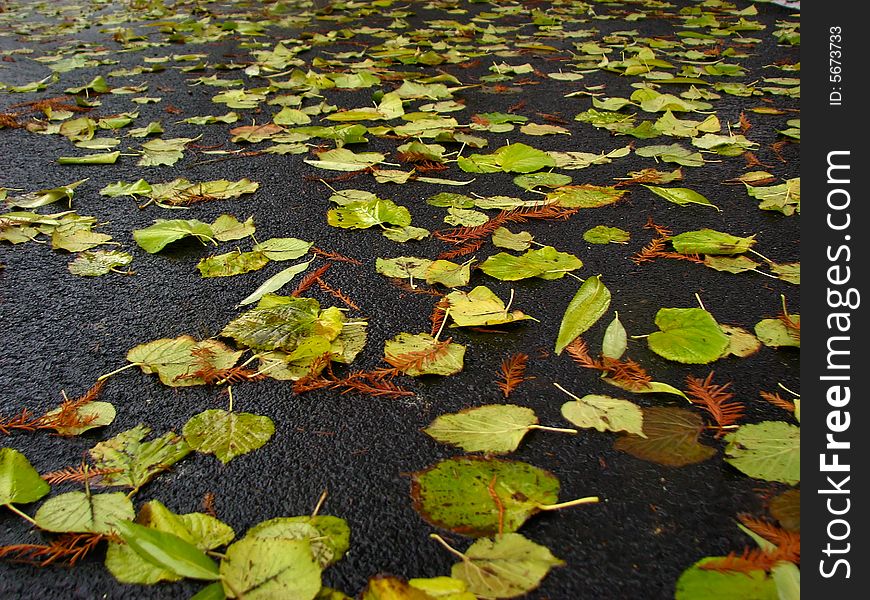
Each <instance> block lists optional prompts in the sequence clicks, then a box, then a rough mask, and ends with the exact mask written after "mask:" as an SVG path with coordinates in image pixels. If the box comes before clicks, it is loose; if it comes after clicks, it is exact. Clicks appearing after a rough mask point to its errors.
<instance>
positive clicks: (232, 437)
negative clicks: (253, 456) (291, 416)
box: [183, 409, 275, 464]
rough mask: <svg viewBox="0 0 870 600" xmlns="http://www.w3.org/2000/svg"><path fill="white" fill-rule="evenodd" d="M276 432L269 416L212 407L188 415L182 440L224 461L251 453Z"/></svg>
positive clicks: (199, 450)
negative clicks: (193, 414) (189, 416)
mask: <svg viewBox="0 0 870 600" xmlns="http://www.w3.org/2000/svg"><path fill="white" fill-rule="evenodd" d="M274 433H275V424H274V423H273V422H272V419H270V418H269V417H264V416H261V415H253V414H251V413H236V412H231V411H226V410H220V409H211V410H206V411H204V412H201V413H199V414H198V415H195V416H193V417H191V418H190V419H189V420H188V421H187V423H185V424H184V429H183V434H184V439H185V440H186V441H187V443H188V444H189V445H190V447H191V448H192V449H193V450H196V451H197V452H203V453H205V454H214V455H215V456H217V457H218V459H219V460H220V461H221V462H222V463H224V464H226V463H228V462H230V460H232V459H233V458H235V457H237V456H241V455H243V454H247V453H249V452H253V451H254V450H256V449H257V448H260V447H261V446H263V445H264V444H265V443H266V442H268V441H269V439H270V438H271V437H272V435H273V434H274Z"/></svg>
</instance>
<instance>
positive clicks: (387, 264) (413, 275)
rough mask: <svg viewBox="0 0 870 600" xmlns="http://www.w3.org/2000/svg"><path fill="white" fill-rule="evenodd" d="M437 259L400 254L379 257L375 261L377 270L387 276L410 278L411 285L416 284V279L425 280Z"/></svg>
mask: <svg viewBox="0 0 870 600" xmlns="http://www.w3.org/2000/svg"><path fill="white" fill-rule="evenodd" d="M434 262H435V261H432V260H429V259H428V258H417V257H414V256H399V257H398V258H378V259H377V260H376V261H375V270H376V271H377V272H378V273H380V274H381V275H384V276H386V277H395V278H398V279H410V280H411V285H412V286H413V285H414V280H415V279H417V280H421V281H422V280H425V279H426V274H427V273H428V272H429V267H431V266H432V264H433V263H434Z"/></svg>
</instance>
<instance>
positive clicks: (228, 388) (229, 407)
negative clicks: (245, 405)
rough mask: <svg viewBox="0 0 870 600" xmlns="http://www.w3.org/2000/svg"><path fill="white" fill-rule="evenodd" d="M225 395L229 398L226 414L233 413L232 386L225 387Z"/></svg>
mask: <svg viewBox="0 0 870 600" xmlns="http://www.w3.org/2000/svg"><path fill="white" fill-rule="evenodd" d="M227 394H229V396H230V404H229V406H228V407H227V412H233V386H231V385H228V386H227Z"/></svg>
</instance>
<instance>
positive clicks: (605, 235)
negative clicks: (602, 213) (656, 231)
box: [583, 225, 631, 244]
mask: <svg viewBox="0 0 870 600" xmlns="http://www.w3.org/2000/svg"><path fill="white" fill-rule="evenodd" d="M583 239H584V240H586V241H587V242H589V243H590V244H627V243H628V240H629V239H631V234H629V233H628V232H627V231H625V230H624V229H620V228H619V227H608V226H606V225H596V226H595V227H593V228H592V229H587V230H586V232H585V233H584V234H583Z"/></svg>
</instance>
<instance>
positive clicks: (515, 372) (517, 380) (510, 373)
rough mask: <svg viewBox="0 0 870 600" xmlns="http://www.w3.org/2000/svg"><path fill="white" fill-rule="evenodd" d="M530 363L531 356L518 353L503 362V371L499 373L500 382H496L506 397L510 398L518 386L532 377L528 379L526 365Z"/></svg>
mask: <svg viewBox="0 0 870 600" xmlns="http://www.w3.org/2000/svg"><path fill="white" fill-rule="evenodd" d="M528 362H529V355H528V354H523V353H522V352H517V353H516V354H511V355H510V356H508V357H507V358H505V359H504V360H503V361H501V369H500V371H499V381H497V382H496V385H497V386H498V389H500V390H501V392H502V394H504V397H505V398H507V397H508V396H510V394H511V392H512V391H514V390H515V389H516V388H517V386H519V385H520V384H521V383H522V382H524V381H526V380H527V379H531V377H526V375H525V373H526V365H527V364H528Z"/></svg>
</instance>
